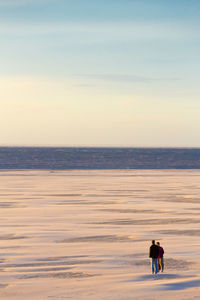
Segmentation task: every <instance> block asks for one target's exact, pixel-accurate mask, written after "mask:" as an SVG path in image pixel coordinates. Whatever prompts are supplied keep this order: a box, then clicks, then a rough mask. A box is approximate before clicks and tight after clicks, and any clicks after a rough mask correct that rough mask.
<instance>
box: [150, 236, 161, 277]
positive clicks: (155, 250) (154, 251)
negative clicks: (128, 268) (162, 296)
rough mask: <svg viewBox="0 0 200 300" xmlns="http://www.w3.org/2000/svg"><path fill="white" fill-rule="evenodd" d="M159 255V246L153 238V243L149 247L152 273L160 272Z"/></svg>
mask: <svg viewBox="0 0 200 300" xmlns="http://www.w3.org/2000/svg"><path fill="white" fill-rule="evenodd" d="M158 255H159V247H158V245H156V244H155V240H153V241H152V245H151V247H150V249H149V257H150V259H151V274H157V273H158Z"/></svg>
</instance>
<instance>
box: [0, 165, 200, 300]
mask: <svg viewBox="0 0 200 300" xmlns="http://www.w3.org/2000/svg"><path fill="white" fill-rule="evenodd" d="M199 213H200V171H197V170H181V171H178V170H136V171H133V170H109V171H103V170H102V171H97V170H92V171H79V170H76V171H70V170H69V171H48V170H47V171H37V170H34V171H27V170H21V171H4V170H2V171H0V214H1V215H0V225H1V227H0V271H1V272H0V299H8V300H9V299H20V300H23V299H26V300H27V299H38V300H40V299H74V300H79V299H84V300H85V299H88V300H97V299H102V300H103V299H110V300H122V299H123V300H129V299H142V300H143V299H144V300H145V299H148V300H151V299H152V300H153V299H156V298H157V297H161V298H162V299H185V300H186V299H187V300H188V299H200V272H199V270H200V218H199ZM152 239H156V240H158V241H160V243H161V245H162V246H163V247H164V249H165V267H166V268H165V272H164V273H163V274H158V275H157V276H155V275H151V274H150V264H149V259H148V252H149V246H150V243H151V240H152Z"/></svg>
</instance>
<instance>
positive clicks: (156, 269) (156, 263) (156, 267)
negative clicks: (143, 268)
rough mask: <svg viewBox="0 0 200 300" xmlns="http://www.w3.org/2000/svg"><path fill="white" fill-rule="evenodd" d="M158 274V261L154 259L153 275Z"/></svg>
mask: <svg viewBox="0 0 200 300" xmlns="http://www.w3.org/2000/svg"><path fill="white" fill-rule="evenodd" d="M157 273H158V259H157V258H155V274H157Z"/></svg>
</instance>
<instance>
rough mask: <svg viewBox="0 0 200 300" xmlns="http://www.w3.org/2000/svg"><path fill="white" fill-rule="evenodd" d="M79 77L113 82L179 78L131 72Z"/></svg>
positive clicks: (172, 79) (173, 79)
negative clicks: (147, 75) (149, 75)
mask: <svg viewBox="0 0 200 300" xmlns="http://www.w3.org/2000/svg"><path fill="white" fill-rule="evenodd" d="M78 77H82V78H84V77H85V78H88V79H97V80H102V81H113V82H124V83H126V82H144V83H145V82H146V83H148V82H152V81H176V80H179V78H174V77H171V78H156V77H146V76H138V75H130V74H90V75H87V74H83V75H78Z"/></svg>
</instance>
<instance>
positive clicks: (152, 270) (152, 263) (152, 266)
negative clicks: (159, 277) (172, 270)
mask: <svg viewBox="0 0 200 300" xmlns="http://www.w3.org/2000/svg"><path fill="white" fill-rule="evenodd" d="M151 273H152V274H154V259H153V258H151Z"/></svg>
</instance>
